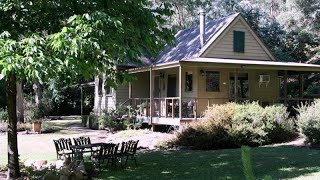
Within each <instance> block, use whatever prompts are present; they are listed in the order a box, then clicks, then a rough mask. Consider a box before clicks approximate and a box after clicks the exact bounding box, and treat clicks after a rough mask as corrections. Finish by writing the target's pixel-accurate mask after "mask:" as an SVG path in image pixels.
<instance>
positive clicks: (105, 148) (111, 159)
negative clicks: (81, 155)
mask: <svg viewBox="0 0 320 180" xmlns="http://www.w3.org/2000/svg"><path fill="white" fill-rule="evenodd" d="M118 148H119V144H113V143H104V144H102V145H101V146H100V147H99V150H98V151H97V153H94V154H93V155H92V157H91V159H92V161H93V162H94V163H97V164H98V168H99V170H101V163H104V161H105V160H107V165H108V164H109V163H111V167H115V166H116V162H117V159H118Z"/></svg>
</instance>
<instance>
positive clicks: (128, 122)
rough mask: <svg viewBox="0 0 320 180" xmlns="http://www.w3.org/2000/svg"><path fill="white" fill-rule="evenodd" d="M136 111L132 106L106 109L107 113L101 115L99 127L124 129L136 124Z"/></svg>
mask: <svg viewBox="0 0 320 180" xmlns="http://www.w3.org/2000/svg"><path fill="white" fill-rule="evenodd" d="M135 121H136V111H135V110H133V109H132V108H131V106H121V105H119V106H117V107H116V109H113V110H111V111H109V112H108V111H105V115H103V116H101V117H99V129H105V128H111V129H114V130H124V129H127V128H128V127H129V126H130V127H135V126H136V123H135ZM133 124H134V125H133ZM137 126H138V125H137Z"/></svg>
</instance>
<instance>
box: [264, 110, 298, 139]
mask: <svg viewBox="0 0 320 180" xmlns="http://www.w3.org/2000/svg"><path fill="white" fill-rule="evenodd" d="M263 130H264V131H265V132H266V133H267V143H280V142H285V141H288V140H291V139H293V138H295V137H296V136H297V133H296V130H295V122H294V119H293V118H289V113H288V112H287V108H286V107H285V106H284V105H277V106H275V105H273V106H267V107H265V126H264V128H263Z"/></svg>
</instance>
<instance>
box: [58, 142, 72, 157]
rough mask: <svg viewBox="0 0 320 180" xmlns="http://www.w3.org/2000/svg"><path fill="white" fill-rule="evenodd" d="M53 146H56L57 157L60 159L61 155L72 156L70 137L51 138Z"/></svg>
mask: <svg viewBox="0 0 320 180" xmlns="http://www.w3.org/2000/svg"><path fill="white" fill-rule="evenodd" d="M53 143H54V146H55V148H56V153H57V159H62V156H63V155H71V158H73V151H72V149H71V148H70V146H71V145H72V142H71V139H70V138H60V139H58V140H53Z"/></svg>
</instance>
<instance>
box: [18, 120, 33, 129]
mask: <svg viewBox="0 0 320 180" xmlns="http://www.w3.org/2000/svg"><path fill="white" fill-rule="evenodd" d="M31 130H32V124H31V123H21V122H18V123H17V131H31Z"/></svg>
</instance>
